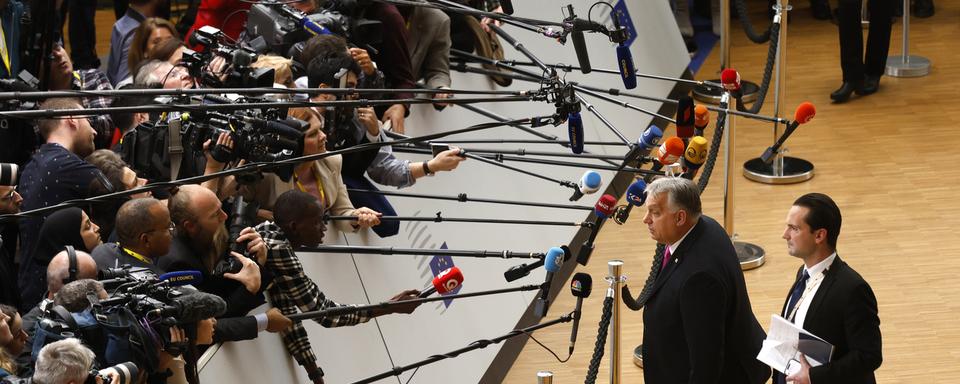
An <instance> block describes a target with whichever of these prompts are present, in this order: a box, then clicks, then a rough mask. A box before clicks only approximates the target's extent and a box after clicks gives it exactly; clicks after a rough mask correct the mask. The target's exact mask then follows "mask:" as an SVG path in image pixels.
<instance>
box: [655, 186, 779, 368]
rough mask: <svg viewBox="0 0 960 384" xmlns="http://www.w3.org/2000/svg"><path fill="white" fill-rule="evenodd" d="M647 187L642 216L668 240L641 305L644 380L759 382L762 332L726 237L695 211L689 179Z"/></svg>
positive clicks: (661, 238) (697, 205) (697, 192)
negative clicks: (643, 214) (758, 355)
mask: <svg viewBox="0 0 960 384" xmlns="http://www.w3.org/2000/svg"><path fill="white" fill-rule="evenodd" d="M647 195H648V197H647V214H646V216H644V218H643V222H644V223H646V224H647V227H648V228H649V230H650V236H651V237H652V238H653V239H654V240H656V241H657V242H658V243H661V244H665V245H666V246H667V248H666V251H665V252H664V258H663V261H662V264H661V270H660V273H659V274H658V276H657V280H656V282H655V283H654V287H653V293H652V295H651V296H650V298H649V299H648V300H647V303H646V307H645V309H644V312H643V324H644V330H643V349H644V351H643V357H644V373H643V377H644V382H646V383H648V384H658V383H744V384H755V383H756V384H759V383H763V382H765V381H766V380H767V378H769V377H770V370H769V368H767V367H766V366H764V365H763V364H762V363H760V362H759V361H757V360H756V356H757V353H758V352H759V351H760V346H761V343H762V342H763V339H764V337H765V334H764V332H763V329H762V328H761V327H760V323H759V322H757V318H756V317H754V315H753V311H752V309H751V308H750V299H749V298H748V297H747V286H746V283H745V282H744V279H743V272H742V271H741V270H740V262H739V261H738V259H737V253H736V250H735V249H734V248H733V243H732V242H731V241H730V237H729V236H728V235H727V233H726V232H725V231H724V229H723V227H721V226H720V224H717V222H716V221H715V220H713V219H711V218H709V217H706V216H703V215H702V214H701V211H700V190H699V189H698V188H697V186H696V185H695V184H694V183H693V182H692V181H690V180H687V179H683V178H672V177H669V178H661V179H657V180H655V181H654V182H652V183H650V185H649V186H648V187H647Z"/></svg>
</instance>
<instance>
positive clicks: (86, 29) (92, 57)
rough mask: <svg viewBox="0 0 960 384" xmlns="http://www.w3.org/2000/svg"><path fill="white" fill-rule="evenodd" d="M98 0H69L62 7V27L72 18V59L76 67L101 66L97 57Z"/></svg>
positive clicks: (70, 34) (70, 33) (70, 32)
mask: <svg viewBox="0 0 960 384" xmlns="http://www.w3.org/2000/svg"><path fill="white" fill-rule="evenodd" d="M96 14H97V0H67V1H64V4H63V5H62V8H61V9H60V28H61V29H62V28H63V22H64V21H66V20H67V17H69V18H70V25H69V32H68V36H70V59H71V60H72V61H73V67H74V69H90V68H100V58H99V57H97V46H96V44H97V27H96V25H95V24H94V17H95V16H96Z"/></svg>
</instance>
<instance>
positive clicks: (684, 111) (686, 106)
mask: <svg viewBox="0 0 960 384" xmlns="http://www.w3.org/2000/svg"><path fill="white" fill-rule="evenodd" d="M678 101H679V103H678V104H677V137H679V138H681V139H683V142H684V144H686V143H687V141H688V140H689V139H690V137H692V136H693V130H694V124H695V121H696V117H695V112H694V103H693V98H692V97H690V96H689V95H683V96H680V99H678Z"/></svg>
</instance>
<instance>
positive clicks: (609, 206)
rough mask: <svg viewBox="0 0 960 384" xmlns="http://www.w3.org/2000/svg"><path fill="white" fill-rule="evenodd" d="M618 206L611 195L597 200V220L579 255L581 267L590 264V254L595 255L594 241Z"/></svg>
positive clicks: (594, 211)
mask: <svg viewBox="0 0 960 384" xmlns="http://www.w3.org/2000/svg"><path fill="white" fill-rule="evenodd" d="M616 205H617V198H616V197H613V195H610V194H605V195H603V196H600V199H599V200H597V204H596V205H594V207H593V213H594V214H595V215H596V216H597V218H596V220H595V221H594V222H593V228H591V230H590V236H589V237H588V238H587V241H585V242H583V245H582V246H581V247H580V252H579V253H578V254H577V263H580V265H587V263H588V262H590V254H592V253H593V241H594V240H596V239H597V235H598V234H599V233H600V228H601V227H603V222H604V221H606V220H607V217H608V216H610V214H612V213H613V211H614V209H615V208H616Z"/></svg>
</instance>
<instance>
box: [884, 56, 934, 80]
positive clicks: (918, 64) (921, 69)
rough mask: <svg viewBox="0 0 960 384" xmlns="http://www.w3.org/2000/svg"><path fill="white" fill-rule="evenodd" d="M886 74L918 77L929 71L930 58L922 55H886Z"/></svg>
mask: <svg viewBox="0 0 960 384" xmlns="http://www.w3.org/2000/svg"><path fill="white" fill-rule="evenodd" d="M886 73H887V76H893V77H920V76H926V75H927V74H929V73H930V60H927V58H925V57H922V56H913V55H910V56H907V57H906V59H904V57H903V56H888V57H887V70H886Z"/></svg>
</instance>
